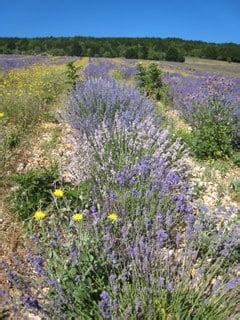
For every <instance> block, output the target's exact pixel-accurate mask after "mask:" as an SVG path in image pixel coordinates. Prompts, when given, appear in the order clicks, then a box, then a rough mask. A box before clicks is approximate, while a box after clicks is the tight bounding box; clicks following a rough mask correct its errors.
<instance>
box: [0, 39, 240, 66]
mask: <svg viewBox="0 0 240 320" xmlns="http://www.w3.org/2000/svg"><path fill="white" fill-rule="evenodd" d="M0 53H1V54H13V53H14V54H43V53H45V54H51V55H56V56H63V55H67V56H88V57H106V58H114V57H125V58H128V59H149V60H168V61H181V62H183V61H184V59H185V56H192V57H200V58H206V59H216V60H225V61H229V62H231V61H233V62H240V45H239V44H234V43H224V44H216V43H208V42H203V41H192V40H183V39H178V38H164V39H162V38H95V37H45V38H3V37H2V38H0Z"/></svg>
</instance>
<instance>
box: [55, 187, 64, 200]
mask: <svg viewBox="0 0 240 320" xmlns="http://www.w3.org/2000/svg"><path fill="white" fill-rule="evenodd" d="M53 194H54V196H55V197H56V198H62V197H63V194H64V192H63V190H62V189H55V190H54V192H53Z"/></svg>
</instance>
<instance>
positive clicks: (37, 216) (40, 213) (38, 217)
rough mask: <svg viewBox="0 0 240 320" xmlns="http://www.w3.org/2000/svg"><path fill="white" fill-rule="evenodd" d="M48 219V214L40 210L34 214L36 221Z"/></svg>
mask: <svg viewBox="0 0 240 320" xmlns="http://www.w3.org/2000/svg"><path fill="white" fill-rule="evenodd" d="M45 217H46V213H45V212H44V211H41V210H38V211H36V212H35V213H34V219H35V220H42V219H44V218H45Z"/></svg>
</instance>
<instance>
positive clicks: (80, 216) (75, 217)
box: [72, 213, 83, 221]
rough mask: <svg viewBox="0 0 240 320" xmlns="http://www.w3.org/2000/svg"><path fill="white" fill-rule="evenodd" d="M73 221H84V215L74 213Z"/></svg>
mask: <svg viewBox="0 0 240 320" xmlns="http://www.w3.org/2000/svg"><path fill="white" fill-rule="evenodd" d="M72 219H73V220H74V221H81V220H82V219H83V214H82V213H74V215H73V216H72Z"/></svg>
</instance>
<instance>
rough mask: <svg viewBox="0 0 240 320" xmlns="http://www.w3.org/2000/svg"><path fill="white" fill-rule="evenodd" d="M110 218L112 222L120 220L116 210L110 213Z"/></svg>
mask: <svg viewBox="0 0 240 320" xmlns="http://www.w3.org/2000/svg"><path fill="white" fill-rule="evenodd" d="M108 219H109V220H110V221H112V222H115V221H117V220H118V215H117V214H116V213H115V212H111V213H109V215H108Z"/></svg>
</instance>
